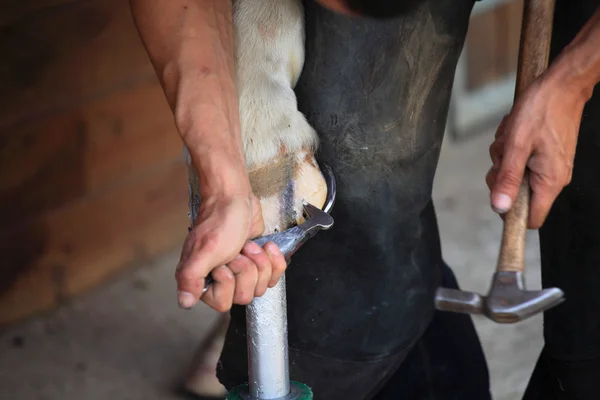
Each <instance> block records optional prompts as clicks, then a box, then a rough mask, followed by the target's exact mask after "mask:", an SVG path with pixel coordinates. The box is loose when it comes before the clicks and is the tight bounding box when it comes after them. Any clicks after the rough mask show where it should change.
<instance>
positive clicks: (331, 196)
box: [226, 166, 336, 400]
mask: <svg viewBox="0 0 600 400" xmlns="http://www.w3.org/2000/svg"><path fill="white" fill-rule="evenodd" d="M324 172H325V179H326V181H327V200H326V202H325V207H323V210H320V209H318V208H316V207H314V206H312V205H310V204H306V205H305V206H304V211H305V213H306V214H307V215H306V216H307V219H306V221H305V222H304V223H302V224H300V225H298V226H295V227H293V228H290V229H288V230H286V231H284V232H281V233H275V234H272V235H269V236H264V237H261V238H258V239H256V240H255V242H256V243H258V244H260V245H264V244H265V243H266V242H268V241H273V242H275V243H276V244H277V245H278V246H279V248H280V249H281V251H282V252H283V254H284V255H285V258H286V259H287V260H288V262H289V259H290V257H291V256H292V254H294V253H295V252H296V250H298V249H299V248H300V246H302V244H303V243H305V242H306V241H307V240H308V239H310V238H312V237H313V236H314V235H316V234H317V232H318V231H319V230H322V229H323V230H326V229H329V228H331V227H332V226H333V218H332V217H331V216H330V215H329V212H330V211H331V208H332V207H333V204H334V202H335V195H336V188H335V179H334V177H333V173H332V172H331V169H330V168H329V167H328V166H325V171H324ZM285 288H286V286H285V275H284V276H282V277H281V279H280V280H279V282H278V283H277V285H275V286H274V287H272V288H270V289H268V290H267V291H266V293H265V294H264V295H263V296H261V297H256V298H255V299H254V300H252V302H251V303H250V304H249V305H248V306H247V307H246V331H247V339H248V383H245V384H243V385H240V386H238V387H236V388H234V389H233V390H231V391H230V392H229V394H228V395H227V397H226V399H227V400H312V398H313V393H312V390H311V388H310V387H308V386H307V385H305V384H303V383H300V382H294V381H290V373H289V360H288V330H287V299H286V291H285Z"/></svg>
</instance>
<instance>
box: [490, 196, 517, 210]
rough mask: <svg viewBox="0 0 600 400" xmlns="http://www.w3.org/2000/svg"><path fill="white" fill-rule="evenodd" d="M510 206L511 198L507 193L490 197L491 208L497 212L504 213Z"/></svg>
mask: <svg viewBox="0 0 600 400" xmlns="http://www.w3.org/2000/svg"><path fill="white" fill-rule="evenodd" d="M511 206H512V200H511V199H510V197H508V196H507V195H505V194H503V193H500V194H496V195H494V197H493V198H492V208H493V209H494V211H495V212H497V213H499V214H504V213H505V212H507V211H508V210H510V207H511Z"/></svg>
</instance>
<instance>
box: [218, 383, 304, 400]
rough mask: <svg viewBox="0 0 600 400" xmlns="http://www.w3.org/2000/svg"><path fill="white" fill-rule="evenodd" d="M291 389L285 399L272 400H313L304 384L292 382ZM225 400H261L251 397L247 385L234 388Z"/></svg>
mask: <svg viewBox="0 0 600 400" xmlns="http://www.w3.org/2000/svg"><path fill="white" fill-rule="evenodd" d="M290 388H291V392H290V394H288V395H287V396H285V397H280V398H279V399H272V400H312V398H313V393H312V389H311V388H310V387H308V386H307V385H305V384H303V383H300V382H293V381H292V382H291V383H290ZM225 399H226V400H259V399H256V398H255V397H252V396H250V393H249V391H248V384H247V383H245V384H243V385H240V386H238V387H236V388H234V389H233V390H231V391H230V392H229V393H228V394H227V397H226V398H225Z"/></svg>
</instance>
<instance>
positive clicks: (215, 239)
mask: <svg viewBox="0 0 600 400" xmlns="http://www.w3.org/2000/svg"><path fill="white" fill-rule="evenodd" d="M219 244H220V235H219V233H218V232H215V231H211V232H207V233H206V234H205V235H204V237H203V238H202V247H203V248H204V249H205V250H206V251H208V252H214V251H216V250H217V249H218V248H219Z"/></svg>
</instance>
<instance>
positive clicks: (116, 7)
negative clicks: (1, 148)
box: [0, 0, 156, 138]
mask: <svg viewBox="0 0 600 400" xmlns="http://www.w3.org/2000/svg"><path fill="white" fill-rule="evenodd" d="M0 52H1V53H2V54H7V55H10V57H3V59H2V61H0V87H2V91H1V92H0V110H2V112H1V113H0V138H1V136H3V135H6V134H7V133H6V130H7V129H8V128H9V127H11V126H13V125H15V124H19V123H22V122H24V121H30V120H31V119H32V118H38V117H41V116H44V115H49V114H52V113H55V112H57V111H60V110H64V109H66V108H68V107H73V106H75V105H80V104H81V103H82V102H84V101H87V100H89V99H91V98H97V97H99V96H102V95H104V94H107V93H111V92H112V91H114V90H115V89H116V88H124V87H127V86H128V85H132V84H135V83H137V82H140V81H146V80H152V79H156V77H155V74H154V70H153V68H152V65H151V63H150V61H149V59H148V56H147V54H146V52H145V50H144V47H143V46H142V43H141V40H140V39H139V36H138V34H137V31H136V29H135V25H134V23H133V19H132V17H131V12H130V9H129V2H128V1H125V0H87V1H78V2H72V3H66V4H64V5H63V6H61V7H50V8H47V9H44V10H42V11H40V12H38V13H35V14H33V15H31V16H30V18H24V19H19V20H17V21H14V22H13V23H10V24H8V25H5V26H2V28H1V34H0Z"/></svg>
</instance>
